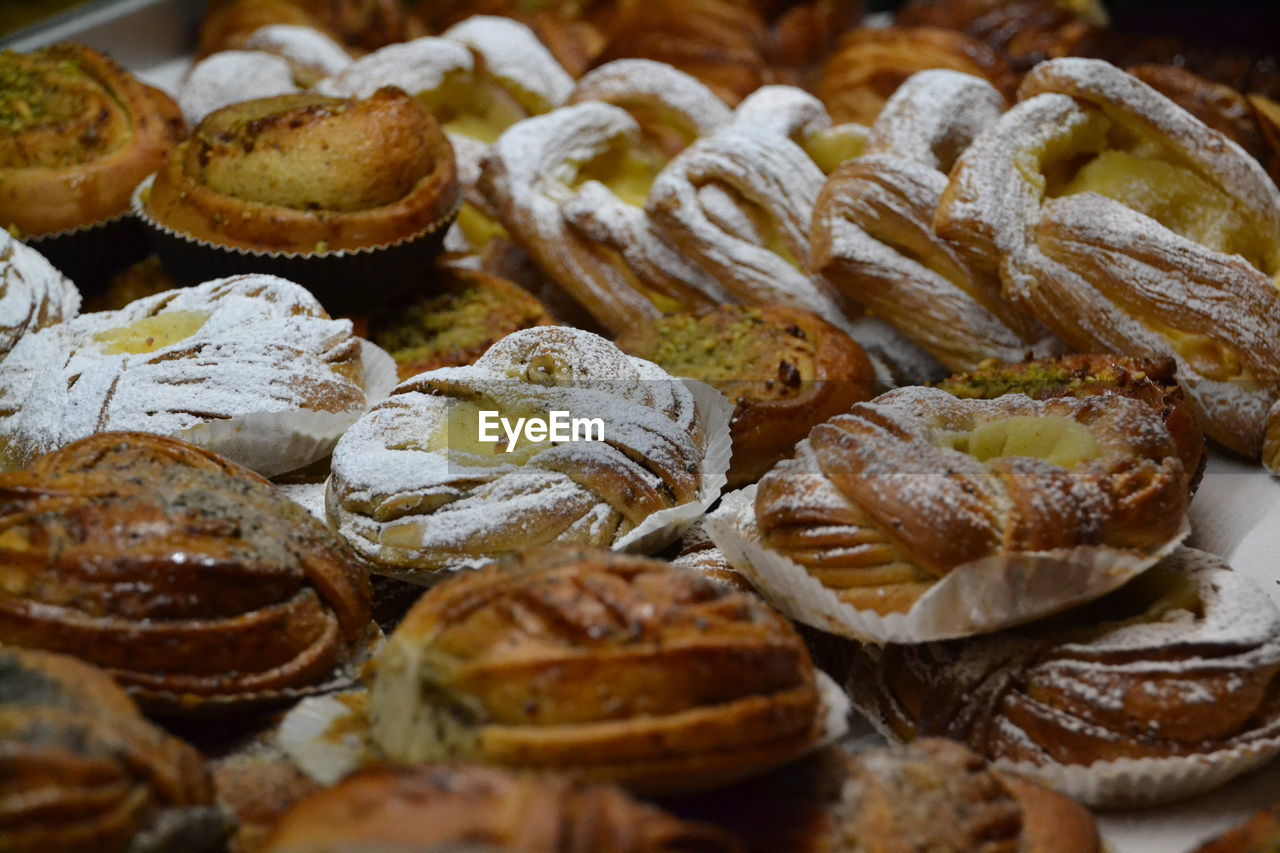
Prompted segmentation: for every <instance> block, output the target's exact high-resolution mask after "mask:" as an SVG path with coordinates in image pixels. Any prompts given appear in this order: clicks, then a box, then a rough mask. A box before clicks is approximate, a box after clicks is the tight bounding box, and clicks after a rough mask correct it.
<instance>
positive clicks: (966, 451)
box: [755, 388, 1188, 613]
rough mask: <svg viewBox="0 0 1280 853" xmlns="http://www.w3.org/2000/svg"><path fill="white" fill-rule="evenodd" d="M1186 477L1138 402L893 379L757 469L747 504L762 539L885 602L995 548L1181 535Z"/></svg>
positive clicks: (840, 586) (868, 603)
mask: <svg viewBox="0 0 1280 853" xmlns="http://www.w3.org/2000/svg"><path fill="white" fill-rule="evenodd" d="M1187 477H1188V475H1187V473H1186V472H1185V471H1184V470H1183V468H1182V462H1181V461H1180V460H1179V459H1178V456H1177V453H1176V447H1175V446H1174V443H1173V439H1172V438H1171V437H1170V436H1169V432H1168V430H1166V429H1165V428H1164V425H1163V423H1162V422H1161V420H1160V417H1159V415H1158V414H1156V413H1155V412H1154V411H1152V409H1151V407H1150V406H1148V405H1147V404H1145V403H1140V402H1138V401H1136V400H1130V399H1128V398H1125V397H1121V396H1118V395H1114V394H1106V395H1101V396H1094V397H1086V398H1083V399H1075V398H1055V399H1049V400H1045V401H1034V400H1031V399H1030V398H1028V397H1025V396H1021V395H1016V394H1015V395H1010V396H1006V397H1001V398H999V399H996V400H991V401H988V400H961V399H957V398H955V397H953V396H951V395H950V394H948V393H946V392H945V391H940V390H937V389H927V388H900V389H898V390H896V391H890V392H889V393H888V394H884V395H882V396H880V397H878V398H876V399H875V400H874V401H872V402H870V403H860V404H858V405H855V406H854V407H853V409H852V410H851V411H850V412H849V414H846V415H840V416H838V417H835V418H832V419H831V420H830V421H828V422H827V423H825V424H823V425H821V426H818V427H815V428H814V429H813V431H812V432H810V433H809V437H808V438H807V439H805V440H804V441H802V442H800V445H799V446H798V447H797V449H796V454H795V457H794V458H792V459H790V460H786V461H783V462H781V463H779V464H778V465H777V466H776V467H774V469H773V470H772V471H770V472H769V473H768V474H766V475H765V476H764V477H763V478H762V479H761V480H760V485H759V489H758V491H757V493H756V500H755V511H756V519H757V524H758V527H759V530H760V535H761V539H762V541H763V542H764V544H765V545H767V546H768V547H770V548H772V549H774V550H775V551H777V552H779V553H781V554H783V555H785V556H786V557H789V558H790V559H792V560H794V561H795V562H797V563H799V564H800V565H801V566H803V567H805V568H806V569H807V570H808V571H809V573H810V574H811V575H813V577H815V578H816V579H817V580H819V581H820V582H821V583H822V584H823V585H824V586H827V587H829V588H830V589H831V590H832V591H833V592H835V594H836V595H837V596H838V597H839V598H840V599H841V600H842V601H844V602H845V603H847V604H850V605H852V606H853V607H855V608H856V609H859V610H874V611H876V612H878V613H890V612H895V611H906V610H908V609H909V608H910V607H911V605H912V604H913V603H914V602H915V601H916V600H917V599H919V598H920V596H922V595H923V594H924V593H925V592H926V591H927V590H928V589H929V588H930V587H931V586H932V585H933V584H934V583H936V582H937V581H938V579H940V578H942V577H944V576H945V575H947V574H948V573H950V572H952V571H954V570H955V569H956V568H957V567H958V566H961V565H964V564H967V563H971V562H973V561H975V560H980V559H983V558H987V557H991V556H992V555H1010V554H1017V553H1020V552H1033V551H1049V550H1054V549H1071V548H1074V547H1080V546H1107V547H1112V548H1117V549H1122V550H1128V551H1136V552H1139V553H1141V552H1145V551H1147V550H1149V549H1155V548H1158V547H1160V546H1162V545H1164V544H1166V543H1168V542H1170V541H1172V540H1176V538H1177V537H1178V536H1179V535H1180V530H1181V527H1182V525H1183V523H1184V522H1183V515H1184V512H1185V510H1186V506H1187V501H1188V497H1187V494H1188V486H1187ZM1080 592H1081V591H1080V590H1072V591H1070V592H1069V593H1068V591H1067V590H1064V595H1066V594H1079V593H1080ZM1077 600H1079V599H1077ZM1065 603H1066V602H1064V604H1065Z"/></svg>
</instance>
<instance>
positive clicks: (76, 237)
mask: <svg viewBox="0 0 1280 853" xmlns="http://www.w3.org/2000/svg"><path fill="white" fill-rule="evenodd" d="M22 239H23V242H24V243H26V244H27V245H28V246H30V247H31V248H33V249H35V250H36V251H37V252H39V253H40V254H42V255H44V257H45V259H46V260H48V261H49V263H51V264H53V265H54V266H55V267H57V268H58V270H59V272H61V273H62V274H63V275H65V276H66V277H67V278H69V279H71V282H72V283H73V284H74V285H75V286H76V287H77V288H78V289H79V291H80V293H81V294H82V295H83V296H86V297H88V296H93V295H95V294H98V293H101V292H102V291H104V290H106V289H107V285H108V284H110V283H111V278H112V276H114V275H115V274H116V273H118V272H120V271H121V270H123V269H125V268H126V267H128V266H129V265H130V264H134V263H137V262H138V261H140V260H142V259H143V258H145V257H146V256H147V253H148V252H149V251H150V249H149V246H148V243H147V234H146V229H144V228H143V227H142V224H141V223H140V222H138V220H137V219H135V218H134V217H133V215H132V213H130V212H129V211H125V212H124V213H121V214H120V215H119V216H114V217H112V218H110V219H105V220H103V221H102V222H94V223H92V224H90V225H84V226H81V227H79V228H70V229H66V230H63V231H56V232H54V233H51V234H41V235H39V236H32V237H24V238H22Z"/></svg>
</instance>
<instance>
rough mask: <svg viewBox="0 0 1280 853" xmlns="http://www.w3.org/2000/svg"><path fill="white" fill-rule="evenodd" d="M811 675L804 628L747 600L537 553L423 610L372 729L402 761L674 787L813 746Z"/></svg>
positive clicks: (627, 563) (377, 682)
mask: <svg viewBox="0 0 1280 853" xmlns="http://www.w3.org/2000/svg"><path fill="white" fill-rule="evenodd" d="M815 678H816V676H815V673H814V669H813V665H812V663H811V662H810V660H809V654H808V652H807V651H806V650H805V648H804V644H803V643H802V642H801V640H800V638H799V636H797V635H796V633H795V631H794V630H792V628H791V626H790V625H789V624H788V623H787V621H786V620H785V619H784V618H783V617H782V616H781V615H779V614H778V613H776V612H775V611H773V610H772V609H770V608H769V607H768V605H766V604H765V603H764V602H763V601H761V600H760V599H758V598H756V597H755V596H753V595H751V594H749V593H744V592H739V591H736V590H733V589H731V588H729V587H726V586H724V585H722V584H717V583H713V582H711V581H709V580H707V579H705V578H701V577H699V576H698V575H696V574H694V573H692V572H687V571H683V570H680V569H676V568H673V567H671V566H669V565H667V564H665V563H662V562H659V561H656V560H650V559H646V558H643V557H633V556H624V555H620V554H616V553H614V552H610V551H603V550H599V549H576V548H569V547H558V548H552V549H544V550H541V551H537V550H530V551H525V552H522V553H520V554H518V555H513V556H512V557H510V558H508V559H507V560H506V561H504V562H502V563H499V564H497V565H494V566H490V567H488V568H484V569H481V570H479V571H476V572H465V573H462V574H459V575H456V576H454V577H452V578H450V579H449V580H447V581H445V582H442V583H441V584H439V585H437V586H435V587H433V588H432V589H430V590H428V591H427V592H426V594H424V595H423V597H422V598H420V599H419V600H418V603H417V604H416V605H414V608H413V609H412V610H411V611H410V612H409V615H408V616H406V617H405V621H404V622H403V623H401V625H400V627H399V628H398V629H396V632H395V633H394V634H393V635H392V636H391V637H390V639H389V640H388V642H387V647H386V650H385V651H384V652H383V654H382V656H381V658H380V660H379V664H378V671H377V673H376V675H375V677H374V682H373V686H372V688H371V691H370V700H369V715H370V731H371V734H372V736H373V739H374V741H375V742H376V743H377V744H378V746H379V747H380V748H381V749H382V751H383V752H384V753H385V754H386V755H387V756H388V757H389V758H392V759H393V760H396V761H401V762H419V761H431V760H440V759H455V760H480V761H484V762H486V763H493V764H501V765H507V766H513V767H521V768H529V769H532V768H537V769H543V770H553V769H554V770H559V771H563V772H566V773H571V774H573V775H574V776H575V777H578V778H584V779H590V780H597V781H600V780H603V781H611V782H617V783H620V784H623V785H625V786H626V787H628V788H631V789H633V790H636V791H639V792H644V793H649V794H673V793H678V792H689V791H697V790H706V789H711V788H715V787H718V786H722V785H724V784H727V783H729V782H731V781H734V780H736V779H740V778H744V777H747V776H751V775H753V774H758V773H760V772H762V771H764V770H767V769H769V768H771V767H775V766H778V765H781V764H784V763H786V762H788V761H790V760H792V759H793V758H795V757H796V756H798V755H800V754H802V753H803V752H806V751H808V750H809V749H810V748H812V747H813V746H814V744H815V743H816V742H817V740H818V738H819V737H820V736H821V733H822V729H823V724H822V722H821V720H822V716H823V710H822V708H823V702H822V700H821V699H820V696H819V693H818V689H817V686H816V681H815Z"/></svg>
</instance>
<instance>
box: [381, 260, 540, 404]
mask: <svg viewBox="0 0 1280 853" xmlns="http://www.w3.org/2000/svg"><path fill="white" fill-rule="evenodd" d="M433 291H438V292H433V293H432V294H430V295H427V296H425V297H423V298H421V299H419V300H417V301H416V302H413V303H411V304H409V305H405V306H399V307H398V308H397V309H394V310H393V311H391V312H390V313H391V315H392V316H391V317H388V318H387V320H386V321H385V322H383V323H379V324H378V326H377V332H376V333H375V334H374V336H373V340H374V342H375V343H377V344H378V346H380V347H382V348H383V349H385V350H386V351H387V352H389V353H390V354H391V357H392V358H394V359H395V360H396V367H397V369H398V371H399V374H400V378H401V379H402V380H405V379H409V378H410V377H413V376H417V375H418V374H419V373H425V372H426V371H428V370H436V369H438V368H441V367H460V366H462V365H464V364H471V363H473V362H474V361H475V360H476V359H478V358H479V357H480V356H482V355H484V354H485V352H486V351H487V350H488V349H489V348H490V347H491V346H493V345H494V344H495V343H497V342H498V341H499V340H501V339H502V338H505V337H506V336H507V335H509V334H511V333H512V332H518V331H520V330H521V329H530V328H533V327H534V326H550V325H553V324H554V322H555V321H554V320H553V319H552V317H551V315H550V314H548V313H547V309H546V308H544V307H543V305H542V303H541V302H539V301H538V300H537V298H536V297H535V296H534V295H533V294H532V293H529V292H528V291H527V290H525V289H524V288H522V287H520V286H519V285H517V284H515V283H514V282H511V281H508V280H507V279H505V278H500V277H498V276H496V275H490V274H489V273H486V272H481V271H479V270H469V269H462V268H459V267H445V266H441V267H439V268H438V276H437V279H436V283H435V287H433Z"/></svg>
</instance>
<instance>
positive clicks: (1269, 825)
mask: <svg viewBox="0 0 1280 853" xmlns="http://www.w3.org/2000/svg"><path fill="white" fill-rule="evenodd" d="M1277 849H1280V809H1277V808H1274V807H1273V808H1271V809H1268V810H1267V811H1261V812H1256V813H1255V814H1254V815H1253V816H1252V817H1250V818H1249V819H1248V820H1247V821H1245V822H1244V823H1242V824H1240V825H1239V826H1237V827H1234V828H1233V829H1230V830H1228V831H1226V832H1224V833H1223V834H1222V835H1219V836H1218V837H1217V838H1215V839H1213V840H1212V841H1207V842H1205V843H1204V844H1203V845H1201V846H1200V847H1197V848H1196V849H1195V853H1275V851H1276V850H1277Z"/></svg>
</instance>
